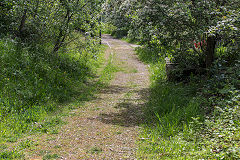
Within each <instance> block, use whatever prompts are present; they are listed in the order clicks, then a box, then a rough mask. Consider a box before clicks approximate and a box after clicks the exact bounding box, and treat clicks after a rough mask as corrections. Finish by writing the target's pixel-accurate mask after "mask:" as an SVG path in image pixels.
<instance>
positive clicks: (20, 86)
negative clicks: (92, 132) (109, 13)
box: [0, 0, 110, 159]
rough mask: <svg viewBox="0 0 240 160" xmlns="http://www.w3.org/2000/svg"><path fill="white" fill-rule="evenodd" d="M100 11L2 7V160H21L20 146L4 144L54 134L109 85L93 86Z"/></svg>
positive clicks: (88, 6)
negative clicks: (66, 118) (65, 119)
mask: <svg viewBox="0 0 240 160" xmlns="http://www.w3.org/2000/svg"><path fill="white" fill-rule="evenodd" d="M100 11H101V2H100V1H98V0H95V1H92V0H91V1H82V0H59V1H55V0H53V1H51V0H50V1H49V0H27V1H26V0H19V1H13V0H3V1H1V2H0V159H15V158H20V157H21V158H23V157H22V156H23V155H22V154H21V152H20V151H21V150H22V149H24V147H21V144H20V145H19V146H18V147H17V148H12V147H9V146H8V145H5V144H6V143H9V142H13V143H14V142H17V139H18V138H21V137H22V136H23V135H24V134H32V133H50V134H56V133H57V132H58V126H59V125H60V124H62V123H63V121H62V120H61V116H62V113H63V114H66V112H67V111H68V110H71V109H72V108H74V107H75V106H81V105H80V104H81V103H82V102H84V101H86V100H88V99H90V98H91V97H92V95H93V94H94V92H95V91H96V90H97V88H98V87H100V86H101V83H103V81H105V79H108V77H107V76H108V75H107V74H105V73H103V77H102V78H100V79H99V81H98V82H95V83H93V82H91V79H93V78H94V76H95V74H96V71H97V68H98V67H99V65H101V63H102V62H103V56H102V53H103V49H104V48H103V47H102V46H100V45H99V38H98V32H99V28H100V27H99V25H100V24H99V22H98V19H99V15H100V14H99V13H100ZM85 32H88V34H85ZM108 67H110V66H108ZM103 72H108V71H107V70H103ZM104 74H105V75H104ZM89 83H92V84H91V85H88V84H89ZM73 103H74V104H75V105H73ZM77 104H79V105H77ZM23 143H25V142H23ZM28 143H29V142H26V145H29V144H28Z"/></svg>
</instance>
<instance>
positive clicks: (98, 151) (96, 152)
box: [88, 146, 102, 154]
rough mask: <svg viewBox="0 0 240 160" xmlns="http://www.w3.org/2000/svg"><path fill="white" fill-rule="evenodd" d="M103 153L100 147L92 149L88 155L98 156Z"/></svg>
mask: <svg viewBox="0 0 240 160" xmlns="http://www.w3.org/2000/svg"><path fill="white" fill-rule="evenodd" d="M101 152H102V148H100V147H97V146H95V147H92V148H91V149H89V150H88V153H91V154H98V153H101Z"/></svg>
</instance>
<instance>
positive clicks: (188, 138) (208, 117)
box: [104, 0, 240, 159]
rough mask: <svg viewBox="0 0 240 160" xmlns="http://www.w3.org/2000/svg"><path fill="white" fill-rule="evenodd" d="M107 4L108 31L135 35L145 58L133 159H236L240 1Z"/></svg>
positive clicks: (239, 155)
mask: <svg viewBox="0 0 240 160" xmlns="http://www.w3.org/2000/svg"><path fill="white" fill-rule="evenodd" d="M105 8H106V10H107V12H106V15H105V16H104V20H105V21H106V22H108V26H109V27H108V28H109V30H112V35H114V36H116V37H118V38H122V37H125V38H127V39H129V40H130V41H138V42H139V43H140V44H141V45H142V46H143V48H139V49H137V53H138V55H139V57H140V59H141V60H143V61H144V62H146V63H148V64H150V71H151V74H152V76H151V80H152V86H151V95H150V99H149V102H148V104H147V109H146V119H147V123H146V125H145V126H144V130H143V131H142V135H141V137H140V138H141V140H140V141H139V145H140V148H139V151H138V156H139V158H140V159H239V158H240V152H239V146H240V143H239V137H240V132H239V131H240V126H239V124H240V110H239V105H240V95H239V92H240V85H239V84H240V69H239V67H240V52H239V51H240V48H239V42H240V39H239V37H240V30H239V29H240V28H239V27H240V10H239V8H240V2H239V1H237V0H214V1H210V0H205V1H202V0H187V1H181V0H167V1H158V0H142V1H134V0H133V1H128V0H121V1H109V3H108V4H107V5H106V7H105ZM109 13H110V14H109ZM166 57H168V58H169V59H170V64H166V62H165V58H166ZM168 63H169V62H168ZM168 65H170V68H172V69H171V71H169V70H168V73H167V74H166V71H165V66H168Z"/></svg>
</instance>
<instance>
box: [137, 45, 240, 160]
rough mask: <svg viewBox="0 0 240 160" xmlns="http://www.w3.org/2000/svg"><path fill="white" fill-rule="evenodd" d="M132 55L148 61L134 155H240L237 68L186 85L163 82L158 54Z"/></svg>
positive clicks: (144, 51)
mask: <svg viewBox="0 0 240 160" xmlns="http://www.w3.org/2000/svg"><path fill="white" fill-rule="evenodd" d="M152 51H153V52H152ZM137 53H138V55H139V57H140V59H141V60H142V61H143V62H145V63H147V64H149V65H150V69H149V70H150V73H151V88H150V96H149V101H148V103H147V104H146V109H145V118H146V124H145V125H144V126H143V129H142V132H141V134H140V140H139V141H138V144H139V150H138V152H137V156H138V158H139V159H239V158H240V150H239V146H240V143H239V137H240V136H239V135H240V132H239V130H240V125H239V124H240V123H239V122H240V116H239V115H240V110H239V104H240V96H239V90H237V88H236V87H237V85H236V83H235V82H236V79H237V78H236V75H237V74H238V71H237V70H236V72H229V73H227V74H225V76H224V77H222V76H221V75H218V74H216V75H215V76H214V77H213V78H212V79H209V80H208V81H205V82H201V81H200V79H197V77H191V79H190V82H189V83H181V82H168V81H167V80H166V74H165V62H164V60H163V57H162V56H161V55H159V54H158V53H157V52H154V50H149V49H148V48H139V49H138V50H137ZM236 65H238V64H236ZM230 69H233V68H230ZM238 75H239V74H238ZM219 78H222V80H221V81H217V80H216V79H219ZM216 85H218V86H223V87H222V88H218V87H217V86H216ZM230 86H231V87H230ZM233 86H234V87H233ZM213 105H214V107H213ZM209 110H210V111H211V113H209Z"/></svg>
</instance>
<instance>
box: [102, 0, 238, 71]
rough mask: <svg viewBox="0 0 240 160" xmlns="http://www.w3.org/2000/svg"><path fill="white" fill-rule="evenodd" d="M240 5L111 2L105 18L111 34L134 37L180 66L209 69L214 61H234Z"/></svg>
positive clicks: (178, 0)
mask: <svg viewBox="0 0 240 160" xmlns="http://www.w3.org/2000/svg"><path fill="white" fill-rule="evenodd" d="M239 6H240V4H239V1H237V0H214V1H208V0H205V1H200V0H188V1H182V0H168V1H157V0H150V1H145V0H142V1H135V0H122V1H114V0H112V1H109V3H108V6H106V15H105V17H106V21H108V22H110V23H111V24H112V25H114V26H116V30H114V31H113V34H115V33H116V35H120V36H128V37H129V38H130V39H133V40H138V41H140V42H141V44H144V45H146V46H147V47H149V48H154V49H155V50H156V52H158V54H161V55H164V56H169V58H172V59H171V61H173V62H176V63H179V64H180V65H182V67H183V68H184V67H185V68H198V67H202V68H203V67H204V68H205V67H206V68H210V66H212V63H213V61H214V60H216V59H222V58H223V59H225V60H226V61H227V62H228V64H233V63H235V62H236V61H235V60H236V59H238V58H239ZM196 44H199V47H198V46H197V45H196ZM219 48H224V49H225V53H224V54H223V53H219V52H217V51H218V49H219ZM226 50H227V51H226Z"/></svg>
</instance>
